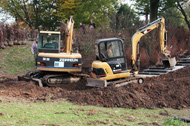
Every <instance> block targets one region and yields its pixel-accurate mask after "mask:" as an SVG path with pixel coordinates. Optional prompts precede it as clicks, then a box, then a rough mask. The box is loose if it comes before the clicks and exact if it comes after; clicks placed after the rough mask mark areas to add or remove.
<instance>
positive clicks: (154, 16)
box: [150, 0, 160, 22]
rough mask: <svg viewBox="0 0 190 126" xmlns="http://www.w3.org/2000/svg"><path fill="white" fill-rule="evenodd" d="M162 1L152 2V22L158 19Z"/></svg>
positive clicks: (151, 0) (155, 0) (154, 0)
mask: <svg viewBox="0 0 190 126" xmlns="http://www.w3.org/2000/svg"><path fill="white" fill-rule="evenodd" d="M159 1H160V0H150V22H152V21H154V20H156V19H157V14H158V7H159Z"/></svg>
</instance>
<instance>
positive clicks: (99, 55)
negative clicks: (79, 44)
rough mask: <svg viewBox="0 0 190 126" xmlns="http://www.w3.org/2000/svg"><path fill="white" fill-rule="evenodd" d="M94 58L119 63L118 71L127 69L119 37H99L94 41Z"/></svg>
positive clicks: (109, 62) (122, 44)
mask: <svg viewBox="0 0 190 126" xmlns="http://www.w3.org/2000/svg"><path fill="white" fill-rule="evenodd" d="M95 53H96V59H97V60H100V61H102V62H107V63H108V64H109V65H110V66H112V64H114V63H115V64H118V65H120V67H121V68H120V71H123V70H127V63H126V54H125V50H124V43H123V40H122V39H119V38H108V39H99V40H97V41H96V42H95Z"/></svg>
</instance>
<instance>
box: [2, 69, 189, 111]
mask: <svg viewBox="0 0 190 126" xmlns="http://www.w3.org/2000/svg"><path fill="white" fill-rule="evenodd" d="M85 84H86V81H85V80H82V81H80V82H78V83H74V84H66V85H63V86H60V87H39V86H38V85H37V84H35V82H32V81H30V82H25V81H17V76H13V75H12V76H10V75H6V74H3V73H2V74H1V77H0V96H1V97H0V100H1V101H2V100H5V99H6V101H9V102H12V101H13V99H14V100H23V101H27V102H52V101H61V100H63V99H64V100H67V101H69V102H72V103H74V104H78V105H94V106H104V107H123V108H133V109H136V108H148V109H154V108H163V107H167V108H174V109H182V108H189V107H190V97H189V96H190V90H189V89H190V67H189V66H186V67H184V68H182V69H180V70H177V71H174V72H171V73H168V74H163V75H161V76H159V77H152V78H145V83H144V84H141V85H139V84H135V83H131V84H128V85H126V86H123V87H114V86H109V87H106V88H92V87H86V86H85Z"/></svg>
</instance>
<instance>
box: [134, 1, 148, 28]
mask: <svg viewBox="0 0 190 126" xmlns="http://www.w3.org/2000/svg"><path fill="white" fill-rule="evenodd" d="M139 1H140V0H136V3H135V4H134V6H135V9H136V10H138V11H137V14H139V15H145V22H146V24H148V15H149V14H150V4H149V1H147V0H141V2H139Z"/></svg>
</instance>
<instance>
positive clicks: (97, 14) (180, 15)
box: [0, 0, 190, 31]
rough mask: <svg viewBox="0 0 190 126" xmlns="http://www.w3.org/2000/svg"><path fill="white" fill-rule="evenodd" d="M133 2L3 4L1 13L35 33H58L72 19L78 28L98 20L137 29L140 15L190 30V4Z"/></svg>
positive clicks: (26, 0)
mask: <svg viewBox="0 0 190 126" xmlns="http://www.w3.org/2000/svg"><path fill="white" fill-rule="evenodd" d="M123 1H124V0H123ZM133 1H135V4H134V5H132V6H134V8H135V9H132V8H131V7H130V6H129V5H128V4H127V3H126V4H122V3H121V2H119V1H118V0H1V2H0V7H1V10H0V11H2V10H3V11H4V12H8V13H9V14H10V15H12V16H13V17H14V18H15V20H16V22H19V23H20V24H22V25H25V27H29V28H31V29H40V28H42V29H43V30H56V29H58V27H59V26H60V24H61V23H62V22H66V21H67V20H68V19H69V17H70V15H72V16H73V17H74V20H75V22H76V23H75V27H78V26H79V23H80V22H82V23H83V24H86V25H87V24H88V23H89V21H90V20H91V19H94V22H95V23H96V25H97V26H99V27H100V28H102V27H103V28H111V29H114V30H118V29H124V28H127V29H133V27H135V26H136V25H137V26H138V23H139V22H140V18H139V15H142V16H145V17H146V23H148V21H153V20H155V19H157V18H158V17H159V16H161V15H164V16H167V18H169V19H170V20H168V21H169V22H170V23H171V21H174V19H175V21H174V24H175V23H177V25H183V26H184V27H187V28H188V29H189V30H190V23H189V22H190V14H189V11H190V8H189V7H190V2H189V0H133ZM170 12H172V14H173V15H171V13H170ZM149 17H150V18H149ZM21 22H22V23H21ZM181 22H183V24H182V23H181ZM172 23H173V22H172ZM129 31H130V30H129Z"/></svg>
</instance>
